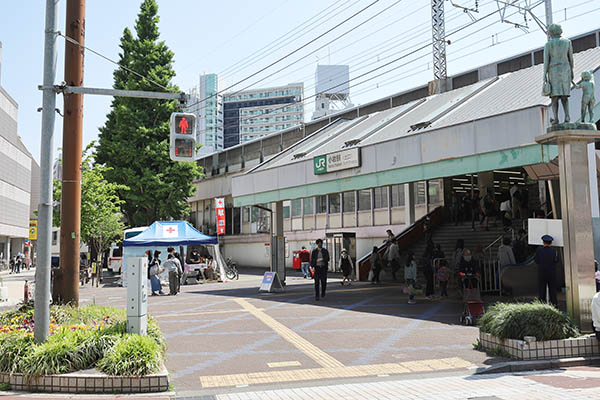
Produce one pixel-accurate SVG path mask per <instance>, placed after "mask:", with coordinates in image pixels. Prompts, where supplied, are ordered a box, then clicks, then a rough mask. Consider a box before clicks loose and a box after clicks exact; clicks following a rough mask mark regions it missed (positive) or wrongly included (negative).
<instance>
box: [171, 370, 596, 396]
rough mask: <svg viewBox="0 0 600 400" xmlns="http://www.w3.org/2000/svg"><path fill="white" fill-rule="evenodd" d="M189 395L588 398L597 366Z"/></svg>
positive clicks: (594, 383)
mask: <svg viewBox="0 0 600 400" xmlns="http://www.w3.org/2000/svg"><path fill="white" fill-rule="evenodd" d="M238 390H240V388H238ZM182 395H183V394H182ZM189 395H192V394H191V393H190V394H187V393H186V394H185V395H184V396H189ZM193 395H200V398H207V399H208V398H211V399H219V400H251V399H257V400H258V399H260V400H262V399H269V400H278V399H281V400H284V399H285V400H304V399H338V398H343V399H345V400H350V399H402V400H420V399H423V400H431V399H436V400H465V399H472V400H476V399H477V400H484V399H485V400H523V399H527V400H538V399H539V400H587V399H589V400H591V399H598V398H600V369H599V368H594V367H575V368H569V369H566V370H554V371H545V372H527V373H519V374H515V375H511V374H494V375H485V376H482V375H469V376H446V377H431V378H427V377H420V378H414V377H413V378H410V379H406V380H398V379H397V378H395V379H393V380H381V381H377V382H365V383H346V384H331V385H324V386H315V387H293V388H288V389H275V390H264V391H254V392H236V393H228V394H214V395H213V396H210V395H208V396H206V397H202V394H200V393H199V394H193ZM182 398H185V397H182Z"/></svg>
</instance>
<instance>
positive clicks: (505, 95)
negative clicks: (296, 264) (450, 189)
mask: <svg viewBox="0 0 600 400" xmlns="http://www.w3.org/2000/svg"><path fill="white" fill-rule="evenodd" d="M574 61H575V68H574V73H575V80H578V78H579V76H580V75H581V72H582V71H590V70H596V69H598V68H600V48H593V49H590V50H587V51H584V52H581V53H577V54H575V55H574ZM542 73H543V65H536V66H533V67H530V68H526V69H522V70H519V71H515V72H511V73H507V74H504V75H501V76H499V77H494V78H491V79H487V80H483V81H479V82H476V83H474V84H472V85H469V86H465V87H462V88H459V89H456V90H451V91H449V92H445V93H441V94H437V95H433V96H429V97H427V98H425V99H421V100H417V101H415V102H411V103H408V104H404V105H401V106H399V107H395V108H392V109H389V110H385V111H380V112H376V113H373V114H369V115H368V116H367V117H361V118H358V119H354V120H350V121H343V122H340V123H338V124H332V125H331V126H329V127H326V128H324V129H322V130H321V131H319V132H316V133H314V134H313V135H312V136H311V137H309V138H307V139H305V140H303V141H301V142H299V143H298V144H296V145H294V146H292V147H291V148H289V149H287V150H286V151H285V152H284V153H280V154H279V155H278V156H276V157H275V158H274V159H272V160H270V161H269V162H267V163H264V164H263V165H260V166H258V167H257V168H255V169H254V170H262V169H266V168H272V167H277V166H281V165H285V164H291V163H294V162H299V161H303V160H306V159H309V158H312V157H314V156H316V155H321V154H328V153H331V152H335V151H339V150H342V149H344V148H345V147H348V145H349V144H350V145H356V146H360V147H364V146H368V145H371V144H375V143H379V142H385V141H388V140H392V139H395V138H399V137H402V136H408V135H415V134H423V133H426V132H428V131H431V130H434V129H439V128H443V127H448V126H452V125H458V124H463V123H466V122H470V121H474V120H479V119H483V118H488V117H492V116H495V115H500V114H505V113H509V112H513V111H518V110H523V109H527V108H531V107H536V106H548V105H549V104H550V99H549V98H548V97H544V96H542V95H541V91H542V82H543V78H542ZM574 97H576V96H574ZM575 111H576V110H575V108H573V115H574V116H575V114H577V113H576V112H575ZM357 139H361V140H360V141H356V140H357ZM294 155H296V156H294Z"/></svg>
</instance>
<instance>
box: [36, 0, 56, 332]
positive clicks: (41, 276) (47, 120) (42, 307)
mask: <svg viewBox="0 0 600 400" xmlns="http://www.w3.org/2000/svg"><path fill="white" fill-rule="evenodd" d="M57 20H58V0H46V29H45V34H44V35H45V38H44V85H46V86H49V85H52V84H54V78H55V77H56V38H57V35H56V28H57ZM55 109H56V93H55V92H54V91H53V90H52V89H51V88H47V89H46V90H44V94H43V100H42V135H41V136H42V139H41V151H40V171H41V176H40V204H39V206H38V229H39V231H38V236H39V237H38V250H37V268H36V270H35V286H36V289H35V302H34V315H35V325H34V326H33V330H34V332H33V335H34V338H35V341H36V342H37V343H43V342H45V341H46V339H47V338H48V328H49V324H50V268H51V267H50V258H51V253H52V162H53V158H54V157H53V154H52V152H53V149H54V116H55V112H56V111H55Z"/></svg>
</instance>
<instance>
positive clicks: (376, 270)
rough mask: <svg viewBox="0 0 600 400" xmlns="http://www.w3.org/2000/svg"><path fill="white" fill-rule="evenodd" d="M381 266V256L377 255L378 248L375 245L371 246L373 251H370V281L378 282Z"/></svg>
mask: <svg viewBox="0 0 600 400" xmlns="http://www.w3.org/2000/svg"><path fill="white" fill-rule="evenodd" d="M382 268H383V265H382V261H381V256H380V255H379V249H378V248H377V246H373V252H372V253H371V270H372V271H373V278H372V279H371V283H372V284H375V283H379V274H380V273H381V269H382Z"/></svg>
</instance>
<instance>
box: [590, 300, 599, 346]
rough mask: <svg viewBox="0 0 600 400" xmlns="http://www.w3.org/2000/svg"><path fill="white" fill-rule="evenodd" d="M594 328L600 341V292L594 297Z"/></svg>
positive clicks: (592, 307) (592, 306)
mask: <svg viewBox="0 0 600 400" xmlns="http://www.w3.org/2000/svg"><path fill="white" fill-rule="evenodd" d="M591 309H592V327H593V328H594V333H595V334H596V339H598V340H600V291H597V292H596V294H595V295H594V297H592V305H591Z"/></svg>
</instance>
